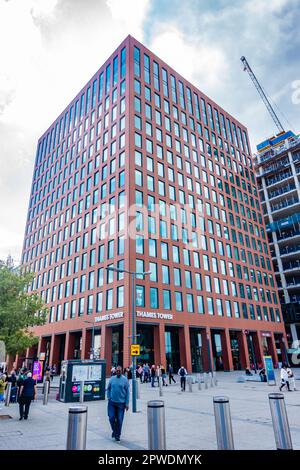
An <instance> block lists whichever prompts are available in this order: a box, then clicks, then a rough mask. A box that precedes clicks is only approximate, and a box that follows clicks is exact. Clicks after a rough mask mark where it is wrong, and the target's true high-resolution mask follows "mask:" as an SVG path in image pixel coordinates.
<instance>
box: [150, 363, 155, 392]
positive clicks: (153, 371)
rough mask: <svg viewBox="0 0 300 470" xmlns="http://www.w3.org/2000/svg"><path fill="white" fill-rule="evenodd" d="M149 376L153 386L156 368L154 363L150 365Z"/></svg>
mask: <svg viewBox="0 0 300 470" xmlns="http://www.w3.org/2000/svg"><path fill="white" fill-rule="evenodd" d="M150 377H151V387H155V377H156V368H155V365H154V364H153V365H152V366H151V370H150Z"/></svg>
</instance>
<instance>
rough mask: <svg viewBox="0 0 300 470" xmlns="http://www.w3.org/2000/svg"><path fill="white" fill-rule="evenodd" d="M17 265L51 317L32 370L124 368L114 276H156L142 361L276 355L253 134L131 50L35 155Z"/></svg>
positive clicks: (146, 290)
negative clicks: (91, 365) (75, 363)
mask: <svg viewBox="0 0 300 470" xmlns="http://www.w3.org/2000/svg"><path fill="white" fill-rule="evenodd" d="M22 261H23V263H24V264H26V265H27V266H28V269H31V270H33V271H35V272H36V280H35V282H34V284H33V286H32V288H33V289H36V290H37V291H38V292H40V293H41V294H42V295H43V298H44V299H45V302H46V303H47V305H48V307H49V319H48V322H47V324H46V325H44V326H42V327H38V328H35V333H36V335H38V336H39V338H40V340H39V345H38V347H37V348H31V351H27V357H28V358H30V357H36V356H38V357H41V358H43V359H44V362H45V363H46V364H51V365H53V364H56V365H57V366H58V368H59V364H60V362H61V360H62V359H64V358H65V359H68V358H70V359H71V358H74V357H75V358H76V357H78V358H79V357H82V358H89V357H90V354H91V353H92V354H94V356H95V357H98V356H100V357H101V358H106V360H107V362H108V370H109V368H110V365H111V364H118V363H120V364H122V365H123V366H124V367H126V366H128V365H130V364H131V355H130V344H131V339H130V336H131V334H132V314H131V312H132V277H131V276H130V274H128V273H127V272H123V273H122V272H121V271H120V270H125V271H130V272H138V273H142V272H143V273H144V272H149V271H150V272H151V274H145V275H143V276H142V275H137V276H136V279H135V283H136V323H137V335H138V336H137V338H136V341H137V343H138V344H140V345H141V355H140V356H139V357H138V358H137V360H138V362H142V363H146V362H147V363H149V364H152V363H155V364H159V363H161V364H163V365H165V366H166V365H168V364H172V365H173V367H174V369H175V370H176V368H177V367H179V366H180V365H181V364H184V365H185V366H186V367H187V369H188V370H189V371H193V372H200V371H203V370H210V369H211V368H212V367H214V368H215V369H217V370H223V369H225V370H232V369H238V368H245V367H248V366H249V365H250V362H251V364H252V365H254V364H255V365H258V364H262V362H263V356H264V354H268V355H271V356H272V357H273V360H274V363H277V361H278V360H282V355H283V354H284V353H285V349H284V341H283V339H284V334H285V333H284V325H283V322H282V318H281V313H280V304H279V301H278V293H277V288H276V282H275V276H274V271H273V267H272V263H271V257H270V251H269V247H268V243H267V237H266V230H265V225H264V221H263V218H262V213H261V207H260V202H259V197H258V189H257V184H256V179H255V174H254V169H253V165H252V157H251V151H250V147H249V141H248V135H247V129H246V128H245V127H244V126H243V125H242V124H241V123H239V122H238V121H237V120H236V119H235V118H234V117H232V116H231V115H229V114H228V113H227V112H226V111H225V110H224V109H222V108H221V107H220V106H218V105H217V104H216V103H214V102H213V101H212V100H211V99H210V98H208V97H207V96H205V95H204V94H203V93H202V92H200V91H199V90H198V89H197V88H195V87H194V86H193V85H192V84H191V83H189V82H188V81H187V80H185V79H184V78H183V77H182V76H181V75H179V74H178V73H177V72H175V70H173V69H172V68H171V67H169V66H168V65H167V64H165V63H164V62H163V61H162V60H160V59H159V58H158V57H157V56H155V55H154V54H153V53H152V52H150V51H149V50H148V49H147V48H145V47H144V46H143V45H142V44H140V43H139V42H138V41H136V40H135V39H134V38H133V37H131V36H128V37H127V38H126V39H125V40H124V41H123V42H122V44H121V45H120V46H119V47H118V49H117V50H116V51H115V52H114V53H113V54H112V55H111V57H110V58H109V59H108V60H107V61H106V62H105V63H104V64H103V66H102V67H101V68H100V70H99V71H98V72H97V73H96V74H95V75H94V76H93V77H92V78H91V80H89V82H88V83H87V84H86V85H85V86H84V88H83V89H82V90H81V91H80V92H79V93H78V95H77V96H76V97H75V98H74V99H73V101H72V102H71V103H70V104H69V105H68V106H67V107H66V109H65V110H64V111H63V112H62V114H61V115H60V116H59V117H58V118H57V119H56V120H55V121H54V123H53V124H52V125H51V126H50V127H49V128H48V129H47V130H46V132H45V133H44V134H43V135H42V136H41V138H40V139H39V141H38V146H37V155H36V162H35V168H34V176H33V184H32V191H31V195H30V204H29V210H28V219H27V223H26V232H25V241H24V248H23V255H22ZM108 267H109V268H117V269H119V271H118V272H114V271H112V270H111V269H110V270H107V269H106V268H108ZM93 338H94V340H93ZM278 356H279V357H278Z"/></svg>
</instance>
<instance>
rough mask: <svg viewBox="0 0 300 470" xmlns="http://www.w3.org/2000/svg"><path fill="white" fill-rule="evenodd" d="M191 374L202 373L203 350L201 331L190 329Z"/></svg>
mask: <svg viewBox="0 0 300 470" xmlns="http://www.w3.org/2000/svg"><path fill="white" fill-rule="evenodd" d="M190 343H191V359H192V372H196V373H197V372H203V370H204V369H203V356H202V354H203V348H202V335H201V330H200V329H197V328H191V329H190Z"/></svg>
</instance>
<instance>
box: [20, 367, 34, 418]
mask: <svg viewBox="0 0 300 470" xmlns="http://www.w3.org/2000/svg"><path fill="white" fill-rule="evenodd" d="M36 397H37V389H36V382H35V380H33V378H32V373H31V372H28V374H27V377H26V378H25V380H24V382H23V383H22V385H21V387H20V393H19V409H20V421H21V420H22V419H23V417H24V419H27V418H28V413H29V408H30V403H31V400H36ZM24 407H25V410H24Z"/></svg>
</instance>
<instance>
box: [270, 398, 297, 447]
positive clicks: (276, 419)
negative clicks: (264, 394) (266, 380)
mask: <svg viewBox="0 0 300 470" xmlns="http://www.w3.org/2000/svg"><path fill="white" fill-rule="evenodd" d="M269 404H270V409H271V415H272V421H273V429H274V436H275V442H276V447H277V450H292V449H293V444H292V438H291V433H290V426H289V421H288V417H287V412H286V407H285V402H284V395H283V393H269Z"/></svg>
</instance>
